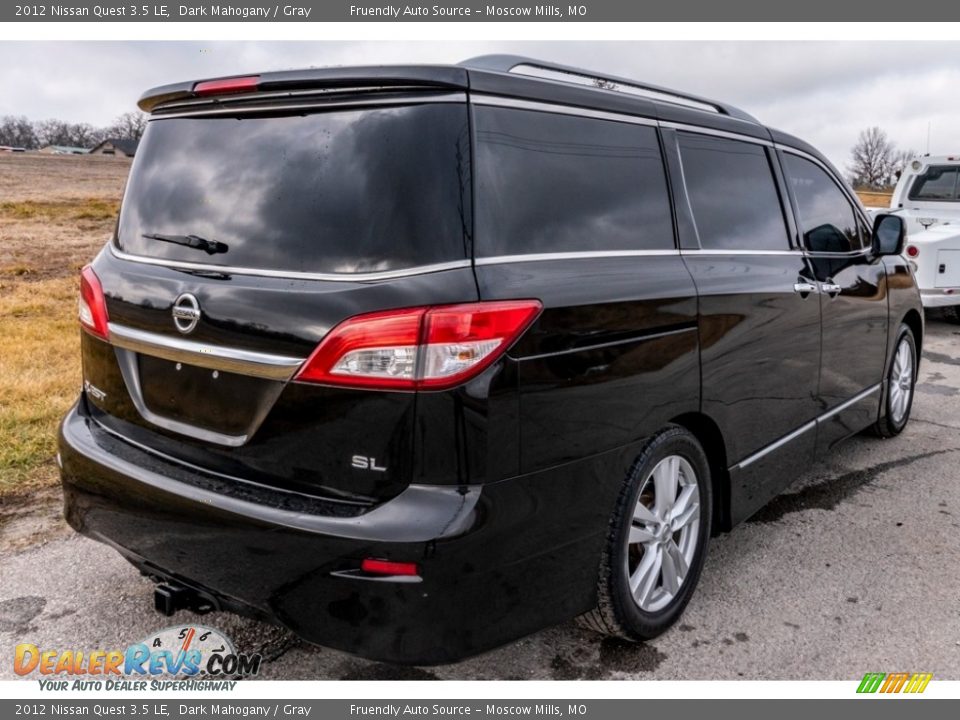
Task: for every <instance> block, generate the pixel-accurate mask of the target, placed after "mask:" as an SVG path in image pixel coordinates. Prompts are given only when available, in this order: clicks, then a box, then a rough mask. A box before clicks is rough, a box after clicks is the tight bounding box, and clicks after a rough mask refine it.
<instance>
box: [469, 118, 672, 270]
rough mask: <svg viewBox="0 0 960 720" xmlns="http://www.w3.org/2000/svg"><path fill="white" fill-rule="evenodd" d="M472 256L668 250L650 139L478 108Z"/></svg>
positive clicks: (617, 129)
mask: <svg viewBox="0 0 960 720" xmlns="http://www.w3.org/2000/svg"><path fill="white" fill-rule="evenodd" d="M476 121H477V157H476V162H477V183H478V194H477V240H476V244H477V255H478V257H483V256H488V257H489V256H493V255H518V254H528V253H547V252H577V251H591V250H638V249H640V250H644V249H669V248H673V247H674V242H673V223H672V220H671V215H670V202H669V199H668V195H667V182H666V177H665V175H664V169H663V161H662V158H661V154H660V146H659V143H658V142H657V134H656V130H654V128H651V127H647V126H643V125H630V124H627V123H618V122H610V121H606V120H593V119H589V118H580V117H573V116H569V115H556V114H550V113H542V112H530V111H525V110H511V109H506V108H490V107H478V108H477V111H476Z"/></svg>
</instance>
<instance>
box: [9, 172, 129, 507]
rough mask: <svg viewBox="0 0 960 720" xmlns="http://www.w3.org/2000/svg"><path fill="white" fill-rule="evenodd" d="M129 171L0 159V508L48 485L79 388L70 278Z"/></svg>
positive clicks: (98, 239)
mask: <svg viewBox="0 0 960 720" xmlns="http://www.w3.org/2000/svg"><path fill="white" fill-rule="evenodd" d="M129 168H130V163H129V161H128V160H121V159H118V158H110V157H75V156H43V155H38V154H35V153H29V154H22V155H21V154H11V155H8V154H0V501H2V500H4V499H10V498H12V497H14V496H16V495H20V494H22V493H25V492H28V491H32V490H35V489H37V488H41V487H44V486H48V485H51V484H53V483H54V482H55V480H56V472H55V469H56V468H55V465H54V460H53V459H54V454H55V453H56V442H55V435H56V433H55V430H56V426H57V422H58V421H59V419H60V417H61V416H62V415H63V413H64V411H65V410H66V409H67V407H69V405H70V403H72V402H73V401H74V399H75V398H76V395H77V392H78V389H79V386H80V362H79V329H78V326H77V320H76V316H77V289H78V282H77V273H78V271H79V269H80V268H81V267H82V266H83V265H84V264H85V263H86V262H88V261H89V260H90V259H91V258H92V257H93V256H94V255H96V253H97V252H98V251H99V249H100V248H101V247H102V246H103V244H104V243H105V242H106V241H107V239H108V238H109V236H110V233H111V231H112V229H113V225H114V222H115V218H116V213H117V208H118V206H119V202H120V196H121V194H122V192H123V185H124V182H125V181H126V177H127V172H128V171H129Z"/></svg>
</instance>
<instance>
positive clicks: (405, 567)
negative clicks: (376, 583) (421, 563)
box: [360, 558, 420, 577]
mask: <svg viewBox="0 0 960 720" xmlns="http://www.w3.org/2000/svg"><path fill="white" fill-rule="evenodd" d="M360 569H361V570H362V571H363V572H365V573H370V574H371V575H404V576H407V577H414V576H416V575H418V574H419V573H420V569H419V568H418V567H417V564H416V563H412V562H394V561H392V560H378V559H377V558H364V559H363V562H361V563H360Z"/></svg>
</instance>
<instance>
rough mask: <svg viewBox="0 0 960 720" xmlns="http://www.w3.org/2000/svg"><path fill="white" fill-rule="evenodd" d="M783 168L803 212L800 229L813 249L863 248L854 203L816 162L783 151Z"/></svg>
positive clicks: (848, 250) (825, 250)
mask: <svg viewBox="0 0 960 720" xmlns="http://www.w3.org/2000/svg"><path fill="white" fill-rule="evenodd" d="M784 170H785V171H786V174H787V179H788V181H789V182H790V185H791V187H792V188H793V195H794V197H795V198H796V201H797V211H798V212H799V214H800V232H801V233H803V240H804V242H805V243H806V246H807V248H808V249H809V250H812V251H814V252H851V251H853V250H860V249H861V248H862V247H863V241H864V239H863V238H861V236H860V233H859V231H858V229H857V228H858V223H857V220H856V215H855V213H854V211H853V206H852V205H851V204H850V201H849V200H847V196H846V195H844V193H843V191H842V190H841V189H840V188H839V187H838V186H837V183H836V182H834V181H833V179H832V178H831V177H830V176H829V175H828V174H827V173H826V172H825V171H824V170H823V169H822V168H821V167H820V166H819V165H817V164H816V163H813V162H811V161H809V160H806V159H805V158H802V157H798V156H796V155H792V154H790V153H784Z"/></svg>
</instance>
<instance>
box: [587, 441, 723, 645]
mask: <svg viewBox="0 0 960 720" xmlns="http://www.w3.org/2000/svg"><path fill="white" fill-rule="evenodd" d="M712 510H713V492H712V484H711V478H710V465H709V463H708V462H707V457H706V454H705V453H704V451H703V448H702V447H701V445H700V443H699V442H698V441H697V439H696V438H695V437H694V436H693V435H692V434H691V433H690V432H688V431H687V430H685V429H684V428H681V427H676V426H671V427H668V428H665V429H664V430H661V431H660V432H658V433H657V434H656V435H654V436H653V437H652V438H651V439H650V440H649V441H648V442H647V444H646V445H645V446H644V449H643V451H642V452H641V453H640V455H639V456H638V457H637V459H636V461H635V462H634V464H633V467H632V468H631V471H630V473H629V474H628V476H627V478H626V479H625V481H624V484H623V488H622V489H621V492H620V496H619V498H618V501H617V506H616V509H615V510H614V513H613V516H612V517H611V520H610V531H609V535H608V537H607V543H606V547H605V549H604V552H603V555H602V557H601V561H600V575H599V578H598V586H597V598H598V603H597V607H596V608H595V609H594V610H592V611H591V612H589V613H587V614H586V615H584V616H583V618H582V622H583V624H584V625H586V626H587V627H589V628H591V629H593V630H596V631H598V632H601V633H604V634H607V635H614V636H617V637H621V638H624V639H627V640H633V641H641V640H649V639H651V638H655V637H657V636H658V635H660V634H661V633H663V632H664V631H666V630H667V629H668V628H669V627H670V626H671V625H673V624H674V623H675V622H676V621H677V619H678V618H679V617H680V615H681V614H682V613H683V610H684V608H685V607H686V605H687V603H688V602H689V601H690V598H691V597H692V595H693V592H694V590H695V588H696V585H697V581H698V580H699V579H700V571H701V569H702V568H703V562H704V559H705V557H706V551H707V542H708V540H709V537H710V525H711V517H712Z"/></svg>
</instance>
